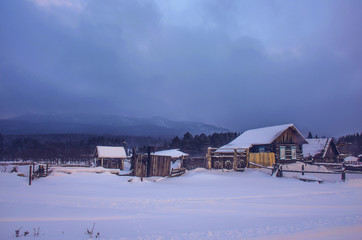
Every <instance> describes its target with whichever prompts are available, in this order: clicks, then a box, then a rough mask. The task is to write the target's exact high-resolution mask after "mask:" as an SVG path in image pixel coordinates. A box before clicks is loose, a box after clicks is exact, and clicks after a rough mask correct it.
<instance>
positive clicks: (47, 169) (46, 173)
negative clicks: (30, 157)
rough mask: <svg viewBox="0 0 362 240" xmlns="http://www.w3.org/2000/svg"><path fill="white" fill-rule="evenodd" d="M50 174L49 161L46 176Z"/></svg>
mask: <svg viewBox="0 0 362 240" xmlns="http://www.w3.org/2000/svg"><path fill="white" fill-rule="evenodd" d="M48 174H49V164H48V163H47V168H46V174H45V175H46V176H48Z"/></svg>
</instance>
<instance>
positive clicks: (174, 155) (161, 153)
mask: <svg viewBox="0 0 362 240" xmlns="http://www.w3.org/2000/svg"><path fill="white" fill-rule="evenodd" d="M151 155H157V156H170V157H172V158H181V157H182V156H188V154H187V153H184V152H181V151H180V149H169V150H162V151H157V152H154V153H151Z"/></svg>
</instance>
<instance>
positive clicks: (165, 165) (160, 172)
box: [147, 155, 172, 177]
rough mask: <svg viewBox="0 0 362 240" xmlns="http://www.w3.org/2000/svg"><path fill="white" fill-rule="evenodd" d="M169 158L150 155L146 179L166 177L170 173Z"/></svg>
mask: <svg viewBox="0 0 362 240" xmlns="http://www.w3.org/2000/svg"><path fill="white" fill-rule="evenodd" d="M171 160H172V159H171V157H170V156H155V155H151V161H150V163H149V164H150V165H149V170H148V175H147V176H148V177H152V176H161V177H166V176H169V175H170V172H171Z"/></svg>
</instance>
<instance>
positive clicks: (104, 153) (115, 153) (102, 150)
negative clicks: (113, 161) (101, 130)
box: [96, 146, 127, 158]
mask: <svg viewBox="0 0 362 240" xmlns="http://www.w3.org/2000/svg"><path fill="white" fill-rule="evenodd" d="M96 155H97V156H98V157H100V158H126V157H127V155H126V151H125V150H124V147H108V146H97V152H96Z"/></svg>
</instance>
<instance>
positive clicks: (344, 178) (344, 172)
mask: <svg viewBox="0 0 362 240" xmlns="http://www.w3.org/2000/svg"><path fill="white" fill-rule="evenodd" d="M342 181H343V182H344V181H346V170H345V169H343V171H342Z"/></svg>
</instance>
